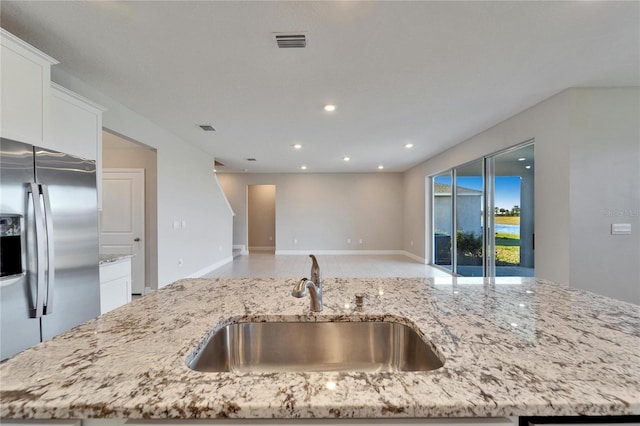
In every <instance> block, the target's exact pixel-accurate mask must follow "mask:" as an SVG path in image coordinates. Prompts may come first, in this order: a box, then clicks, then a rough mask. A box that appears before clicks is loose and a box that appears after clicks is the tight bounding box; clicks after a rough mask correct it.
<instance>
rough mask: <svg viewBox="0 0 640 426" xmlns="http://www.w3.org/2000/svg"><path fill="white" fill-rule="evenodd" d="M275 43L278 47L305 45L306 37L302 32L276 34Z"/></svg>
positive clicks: (286, 47)
mask: <svg viewBox="0 0 640 426" xmlns="http://www.w3.org/2000/svg"><path fill="white" fill-rule="evenodd" d="M276 43H278V47H279V48H280V49H288V48H291V47H307V37H306V36H305V35H304V34H276Z"/></svg>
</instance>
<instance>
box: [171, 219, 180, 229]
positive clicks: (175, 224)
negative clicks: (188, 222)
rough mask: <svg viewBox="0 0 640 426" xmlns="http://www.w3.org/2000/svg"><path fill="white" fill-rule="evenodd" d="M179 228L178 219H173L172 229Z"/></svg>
mask: <svg viewBox="0 0 640 426" xmlns="http://www.w3.org/2000/svg"><path fill="white" fill-rule="evenodd" d="M178 228H180V221H177V220H174V221H173V229H178Z"/></svg>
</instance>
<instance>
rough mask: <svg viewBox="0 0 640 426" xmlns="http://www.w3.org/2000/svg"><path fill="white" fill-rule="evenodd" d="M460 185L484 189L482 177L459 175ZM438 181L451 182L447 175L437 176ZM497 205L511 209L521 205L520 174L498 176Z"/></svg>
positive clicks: (496, 188)
mask: <svg viewBox="0 0 640 426" xmlns="http://www.w3.org/2000/svg"><path fill="white" fill-rule="evenodd" d="M457 179H458V186H462V187H464V188H469V189H475V190H477V191H482V177H480V176H458V177H457ZM436 182H440V183H446V184H451V179H450V178H449V177H448V176H447V177H446V178H444V179H443V178H442V177H440V176H438V177H436ZM495 185H496V187H495V193H496V195H495V197H496V199H495V206H496V207H498V208H504V209H508V210H511V209H512V208H513V206H520V176H496V181H495Z"/></svg>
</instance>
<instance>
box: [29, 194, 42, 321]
mask: <svg viewBox="0 0 640 426" xmlns="http://www.w3.org/2000/svg"><path fill="white" fill-rule="evenodd" d="M27 192H29V193H30V194H31V200H32V201H33V213H34V221H35V230H36V235H35V237H36V238H35V243H36V303H35V308H34V309H32V312H31V316H32V317H33V318H40V317H41V316H42V315H43V313H44V291H45V287H46V286H45V280H44V278H45V277H44V255H45V253H44V241H43V238H44V229H43V224H44V217H43V216H44V213H43V212H42V203H40V186H39V185H38V184H37V183H29V184H28V187H27Z"/></svg>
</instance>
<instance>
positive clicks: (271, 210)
mask: <svg viewBox="0 0 640 426" xmlns="http://www.w3.org/2000/svg"><path fill="white" fill-rule="evenodd" d="M247 210H248V212H247V222H248V223H247V229H248V234H249V235H248V240H249V241H248V244H247V246H248V247H249V253H251V252H252V251H254V252H255V251H261V252H265V251H266V252H273V253H275V250H276V186H275V185H248V186H247Z"/></svg>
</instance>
